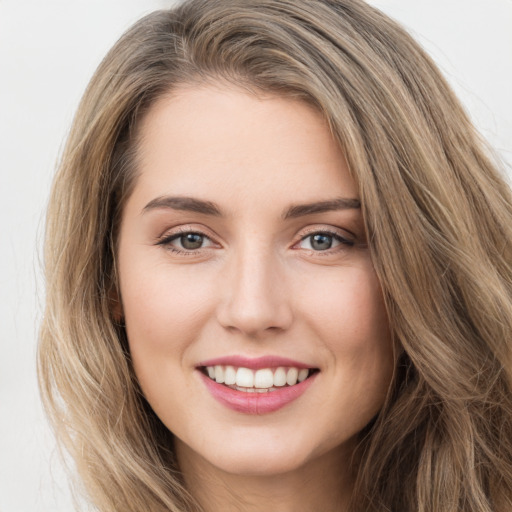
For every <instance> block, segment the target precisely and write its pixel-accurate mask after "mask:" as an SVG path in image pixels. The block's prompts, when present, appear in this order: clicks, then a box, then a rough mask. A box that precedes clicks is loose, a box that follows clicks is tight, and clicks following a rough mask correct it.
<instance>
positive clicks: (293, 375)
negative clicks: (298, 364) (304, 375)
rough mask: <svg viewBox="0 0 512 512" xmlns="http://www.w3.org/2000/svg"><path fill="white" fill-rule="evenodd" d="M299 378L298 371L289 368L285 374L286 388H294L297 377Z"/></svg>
mask: <svg viewBox="0 0 512 512" xmlns="http://www.w3.org/2000/svg"><path fill="white" fill-rule="evenodd" d="M298 376H299V370H297V368H290V369H289V370H288V373H287V374H286V384H288V386H294V385H295V384H297V377H298Z"/></svg>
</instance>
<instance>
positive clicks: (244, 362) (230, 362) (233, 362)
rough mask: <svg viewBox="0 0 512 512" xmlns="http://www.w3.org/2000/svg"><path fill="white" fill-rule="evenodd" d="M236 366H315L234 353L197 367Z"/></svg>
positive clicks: (283, 358)
mask: <svg viewBox="0 0 512 512" xmlns="http://www.w3.org/2000/svg"><path fill="white" fill-rule="evenodd" d="M217 365H222V366H236V367H237V368H240V367H242V368H250V369H251V370H259V369H261V368H277V367H279V366H287V367H293V368H299V369H301V368H315V367H314V366H311V365H310V364H306V363H302V362H300V361H295V360H294V359H289V358H286V357H281V356H274V355H268V356H261V357H246V356H241V355H232V356H222V357H216V358H214V359H208V360H206V361H201V362H200V363H199V364H198V365H197V367H198V368H200V367H205V366H217Z"/></svg>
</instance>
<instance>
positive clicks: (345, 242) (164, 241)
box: [156, 228, 355, 256]
mask: <svg viewBox="0 0 512 512" xmlns="http://www.w3.org/2000/svg"><path fill="white" fill-rule="evenodd" d="M185 235H197V236H200V237H202V239H203V241H204V240H205V239H206V240H209V241H210V242H212V239H211V237H209V236H208V235H207V234H205V233H203V232H201V231H200V230H194V229H187V228H180V229H179V231H177V232H174V233H172V234H170V235H166V236H164V237H162V238H161V239H159V240H158V241H157V243H156V245H162V246H164V247H165V249H167V250H169V251H171V252H173V253H176V254H180V255H183V256H193V255H197V254H198V252H199V251H201V250H205V249H209V248H210V246H206V247H198V248H197V249H192V250H190V249H185V248H182V249H179V248H177V247H174V246H173V245H172V242H173V241H174V240H178V239H179V238H181V237H183V236H185ZM315 235H324V236H329V237H332V238H333V239H334V240H335V241H336V242H339V245H336V246H334V248H333V247H329V248H328V249H326V250H314V249H305V250H307V251H309V252H310V253H314V254H315V255H330V254H333V253H336V252H338V251H341V250H343V249H346V248H349V247H353V246H354V245H355V242H354V241H353V240H349V239H348V238H345V237H343V236H341V235H340V234H339V233H337V232H335V231H331V230H328V229H315V230H311V231H309V232H308V233H306V234H305V235H304V236H302V237H301V238H300V239H299V240H298V241H297V242H296V243H295V244H294V245H293V248H296V246H297V245H299V244H300V243H301V242H304V241H305V240H307V239H308V238H312V237H313V236H315ZM212 245H213V242H212ZM310 245H311V242H310ZM340 246H341V247H340Z"/></svg>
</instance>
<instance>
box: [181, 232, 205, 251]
mask: <svg viewBox="0 0 512 512" xmlns="http://www.w3.org/2000/svg"><path fill="white" fill-rule="evenodd" d="M181 245H182V246H183V247H184V248H185V249H199V248H200V247H201V245H203V237H202V235H198V234H197V233H187V234H186V235H183V236H182V237H181Z"/></svg>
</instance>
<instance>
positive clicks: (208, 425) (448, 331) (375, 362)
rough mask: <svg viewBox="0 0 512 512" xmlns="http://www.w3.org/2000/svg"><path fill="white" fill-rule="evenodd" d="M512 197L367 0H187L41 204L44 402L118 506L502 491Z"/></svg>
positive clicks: (481, 503) (110, 91)
mask: <svg viewBox="0 0 512 512" xmlns="http://www.w3.org/2000/svg"><path fill="white" fill-rule="evenodd" d="M511 231H512V200H511V195H510V190H509V189H508V187H507V185H506V184H505V182H504V180H503V178H502V177H500V175H499V173H498V171H497V170H496V169H495V167H494V164H493V163H492V162H491V161H490V159H489V157H488V155H487V154H486V151H485V150H484V149H483V147H482V143H481V142H480V140H479V138H478V136H477V134H476V133H475V131H474V129H473V127H472V126H471V124H470V122H469V121H468V119H467V117H466V115H465V114H464V112H463V110H462V109H461V107H460V105H459V104H458V102H457V100H456V99H455V98H454V96H453V94H452V92H451V91H450V89H449V88H448V86H447V85H446V83H445V81H444V80H443V79H442V77H441V76H440V74H439V72H438V71H437V69H436V68H435V66H434V65H433V64H432V62H431V61H430V59H429V58H428V57H427V56H426V55H425V54H424V53H423V52H422V51H421V50H420V49H419V48H418V46H417V44H416V43H414V42H413V41H412V40H411V38H410V37H409V36H408V35H407V34H406V33H405V32H404V31H403V30H402V29H401V28H400V27H398V26H397V25H396V24H395V23H394V22H392V21H390V20H389V19H388V18H386V17H385V16H384V15H383V14H381V13H380V12H379V11H377V10H375V9H373V8H371V7H369V6H367V5H366V4H364V3H362V2H360V1H355V0H337V1H330V0H318V1H313V2H311V1H305V0H304V1H300V0H299V1H296V0H294V1H291V0H264V1H261V0H259V1H252V0H250V1H247V2H238V1H236V0H209V1H206V0H191V1H188V2H185V3H183V4H182V5H181V6H180V7H178V8H176V9H173V10H170V11H161V12H156V13H153V14H151V15H149V16H147V17H146V18H144V19H143V20H141V21H140V22H139V23H137V24H136V25H135V26H134V27H133V28H132V29H130V30H129V31H128V32H127V33H126V34H125V35H124V36H123V37H122V38H121V40H120V41H119V42H118V43H117V44H116V45H115V46H114V48H113V49H112V50H111V51H110V53H109V54H108V55H107V57H106V58H105V60H104V61H103V63H102V64H101V65H100V67H99V69H98V71H97V73H96V75H95V76H94V78H93V79H92V81H91V84H90V85H89V88H88V90H87V92H86V94H85V96H84V98H83V101H82V103H81V106H80V109H79V111H78V113H77V116H76V119H75V123H74V126H73V129H72V132H71V134H70V137H69V140H68V143H67V147H66V150H65V152H64V155H63V158H62V162H61V165H60V169H59V172H58V174H57V177H56V180H55V186H54V189H53V194H52V198H51V202H50V208H49V212H48V228H47V242H46V251H47V252H46V265H47V310H46V315H45V320H44V324H43V327H42V332H41V343H40V349H39V369H40V379H41V387H42V391H43V396H44V399H45V403H46V407H47V410H48V412H49V415H50V417H51V418H52V421H53V423H54V426H55V428H56V431H57V433H58V436H59V437H60V439H61V440H62V442H63V443H64V445H65V447H66V448H67V450H68V451H69V452H70V453H71V455H72V457H73V459H74V461H75V463H76V465H77V470H78V473H79V475H80V477H81V479H82V481H83V482H84V485H85V488H86V490H87V492H88V494H89V496H90V498H91V501H92V502H93V503H94V504H95V505H96V506H97V507H98V509H99V510H102V511H114V510H122V511H130V510H132V511H136V510H137V511H140V510H151V511H159V510H162V511H164V510H166V511H168V510H172V511H185V510H205V511H218V510H223V511H224V510H269V509H270V510H276V511H280V510H282V511H286V510H292V509H293V510H312V509H314V508H316V509H319V510H340V511H346V510H350V511H358V510H361V511H370V510H375V511H384V510H389V511H395V512H396V511H413V510H421V511H436V512H444V511H455V510H457V511H460V510H464V511H471V512H473V511H474V512H476V511H479V512H480V511H494V512H496V511H498V512H501V511H506V510H509V509H510V507H511V506H512V446H511V439H512V404H511V400H512V398H511V397H512V389H511V385H512V375H511V364H510V363H511V361H510V359H511V332H512V267H511V265H512V248H511V240H512V233H511Z"/></svg>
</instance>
